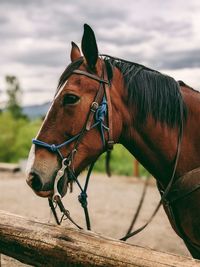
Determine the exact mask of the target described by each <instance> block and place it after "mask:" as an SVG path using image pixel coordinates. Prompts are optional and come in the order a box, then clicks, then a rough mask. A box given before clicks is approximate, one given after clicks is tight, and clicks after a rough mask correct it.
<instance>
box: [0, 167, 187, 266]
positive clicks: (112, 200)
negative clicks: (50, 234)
mask: <svg viewBox="0 0 200 267" xmlns="http://www.w3.org/2000/svg"><path fill="white" fill-rule="evenodd" d="M83 178H84V177H83V176H81V177H80V181H81V182H83V181H84V179H83ZM142 187H143V182H142V181H141V180H138V179H136V178H131V177H122V176H120V177H119V176H112V177H111V178H108V177H107V176H106V175H100V174H95V175H92V177H91V181H90V184H89V188H88V195H89V210H90V216H91V222H92V230H93V231H95V232H98V233H101V234H103V235H105V236H109V237H113V238H117V239H118V238H120V237H122V236H123V235H124V234H125V232H126V230H127V228H128V227H129V224H130V222H131V219H132V217H133V214H134V211H135V209H136V207H137V204H138V201H139V199H140V195H141V192H142ZM0 192H1V193H0V209H1V210H5V211H9V212H11V213H15V214H19V215H23V216H27V217H29V218H34V219H37V220H40V221H44V222H48V221H51V222H53V218H52V215H51V214H50V211H49V207H48V203H47V200H46V199H42V198H39V197H37V196H36V195H35V194H34V193H33V192H32V191H31V189H29V187H28V186H27V185H26V183H25V175H23V174H21V173H16V174H11V173H5V172H1V173H0ZM78 193H79V191H78V188H77V187H76V186H75V187H74V191H73V194H68V195H67V196H65V199H64V203H65V204H66V206H67V208H68V209H69V210H70V213H71V216H72V218H74V220H76V221H77V222H78V223H79V224H81V225H84V217H83V212H82V209H81V207H80V205H79V203H78V201H77V196H78ZM158 201H159V193H158V191H157V188H156V186H155V184H154V183H153V182H151V183H150V185H149V187H148V190H147V195H146V198H145V202H144V207H143V209H142V212H141V214H140V217H139V219H138V222H137V225H136V227H137V226H140V225H142V224H144V223H145V222H146V220H147V219H148V218H149V216H150V215H151V214H152V211H153V210H154V208H155V207H156V205H157V203H158ZM65 224H66V225H67V224H68V222H64V225H65ZM136 227H135V228H136ZM127 242H129V243H132V244H136V245H140V246H145V247H149V248H153V249H156V250H159V251H164V252H170V253H175V254H181V255H186V256H189V252H188V251H187V249H186V248H185V245H184V244H183V242H182V240H181V239H180V238H179V237H178V236H177V235H176V234H175V233H174V231H173V230H172V228H171V226H170V224H169V222H168V219H167V216H166V215H165V213H164V211H163V209H162V208H161V209H160V211H159V212H158V214H157V215H156V217H155V218H154V220H153V222H152V223H151V224H150V225H149V226H148V227H147V228H146V229H145V230H144V231H143V232H142V233H139V234H138V235H137V236H135V237H133V238H131V239H129V240H128V241H127ZM1 261H2V265H1V266H2V267H14V266H15V267H18V266H27V265H24V264H22V263H20V262H18V261H15V260H13V259H11V258H8V257H6V256H4V255H2V259H1Z"/></svg>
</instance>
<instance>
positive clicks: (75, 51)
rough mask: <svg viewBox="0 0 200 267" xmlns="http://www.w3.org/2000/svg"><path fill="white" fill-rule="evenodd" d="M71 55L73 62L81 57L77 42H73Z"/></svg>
mask: <svg viewBox="0 0 200 267" xmlns="http://www.w3.org/2000/svg"><path fill="white" fill-rule="evenodd" d="M70 57H71V61H72V62H73V61H75V60H76V59H78V58H80V57H81V51H80V49H79V47H78V45H77V44H75V43H74V42H72V49H71V55H70Z"/></svg>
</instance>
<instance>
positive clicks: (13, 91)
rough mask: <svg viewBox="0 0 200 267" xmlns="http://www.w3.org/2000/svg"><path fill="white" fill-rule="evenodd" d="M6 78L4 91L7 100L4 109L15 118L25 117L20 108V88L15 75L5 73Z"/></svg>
mask: <svg viewBox="0 0 200 267" xmlns="http://www.w3.org/2000/svg"><path fill="white" fill-rule="evenodd" d="M5 80H6V93H7V96H8V101H7V105H6V110H7V111H9V112H10V114H12V116H13V117H14V118H16V119H18V118H23V117H25V116H24V115H23V113H22V108H21V95H22V89H21V87H20V84H19V81H18V79H17V77H16V76H12V75H7V76H6V77H5Z"/></svg>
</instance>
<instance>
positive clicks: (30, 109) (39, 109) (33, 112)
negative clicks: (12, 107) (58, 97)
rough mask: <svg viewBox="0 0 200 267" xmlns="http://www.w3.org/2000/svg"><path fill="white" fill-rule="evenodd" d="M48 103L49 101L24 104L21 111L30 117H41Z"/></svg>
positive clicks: (47, 107)
mask: <svg viewBox="0 0 200 267" xmlns="http://www.w3.org/2000/svg"><path fill="white" fill-rule="evenodd" d="M50 105H51V102H46V103H44V104H40V105H31V106H24V107H23V113H24V114H25V115H27V116H28V117H29V118H30V119H36V118H41V117H44V116H45V115H46V113H47V111H48V110H49V107H50Z"/></svg>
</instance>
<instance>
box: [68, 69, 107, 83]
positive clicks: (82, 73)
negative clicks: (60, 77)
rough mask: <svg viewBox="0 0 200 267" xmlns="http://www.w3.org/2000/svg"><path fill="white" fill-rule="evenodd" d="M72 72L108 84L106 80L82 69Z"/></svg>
mask: <svg viewBox="0 0 200 267" xmlns="http://www.w3.org/2000/svg"><path fill="white" fill-rule="evenodd" d="M72 73H73V74H78V75H84V76H87V77H89V78H91V79H92V80H95V81H97V82H100V83H104V84H109V82H108V81H107V80H104V79H103V78H100V77H98V76H97V75H94V74H91V73H89V72H87V71H84V70H74V71H73V72H72Z"/></svg>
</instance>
